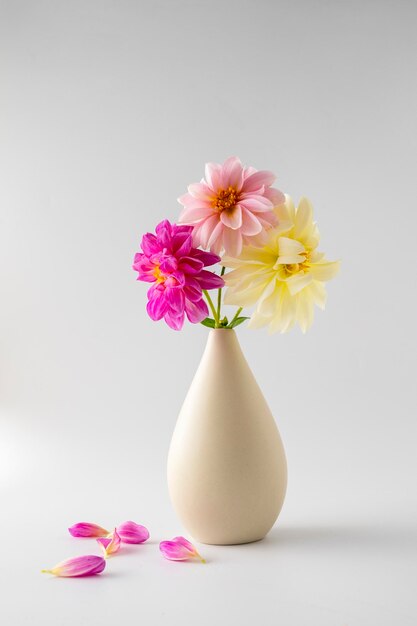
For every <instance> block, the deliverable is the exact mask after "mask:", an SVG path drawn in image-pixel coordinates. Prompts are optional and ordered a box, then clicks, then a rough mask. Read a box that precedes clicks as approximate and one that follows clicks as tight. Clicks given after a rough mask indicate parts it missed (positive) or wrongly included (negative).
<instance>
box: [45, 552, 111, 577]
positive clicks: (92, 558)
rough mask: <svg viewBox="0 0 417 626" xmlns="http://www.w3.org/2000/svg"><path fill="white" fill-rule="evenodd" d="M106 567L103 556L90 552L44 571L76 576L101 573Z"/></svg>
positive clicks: (64, 575) (58, 574) (62, 575)
mask: <svg viewBox="0 0 417 626" xmlns="http://www.w3.org/2000/svg"><path fill="white" fill-rule="evenodd" d="M105 567H106V561H105V560H104V559H103V557H101V556H96V555H93V554H89V555H87V556H76V557H74V558H72V559H67V560H66V561H62V562H61V563H58V565H55V567H53V568H52V569H43V570H42V573H45V574H53V575H54V576H60V577H62V578H75V577H81V576H95V575H96V574H100V573H101V572H102V571H103V570H104V568H105Z"/></svg>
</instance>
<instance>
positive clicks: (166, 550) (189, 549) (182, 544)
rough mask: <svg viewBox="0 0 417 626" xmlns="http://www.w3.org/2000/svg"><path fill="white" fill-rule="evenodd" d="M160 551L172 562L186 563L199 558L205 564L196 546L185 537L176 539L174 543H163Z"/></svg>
mask: <svg viewBox="0 0 417 626" xmlns="http://www.w3.org/2000/svg"><path fill="white" fill-rule="evenodd" d="M159 549H160V551H161V553H162V554H163V556H164V557H165V558H166V559H169V560H170V561H186V560H188V559H191V558H195V557H198V558H199V559H200V560H201V562H202V563H205V560H204V559H203V558H202V557H201V556H200V554H199V553H198V552H197V550H196V548H195V546H193V544H192V543H191V542H190V541H188V540H187V539H185V537H174V539H172V541H161V543H160V544H159Z"/></svg>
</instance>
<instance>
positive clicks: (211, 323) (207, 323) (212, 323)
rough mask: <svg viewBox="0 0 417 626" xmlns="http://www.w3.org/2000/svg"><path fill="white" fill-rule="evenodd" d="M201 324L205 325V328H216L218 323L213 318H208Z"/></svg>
mask: <svg viewBox="0 0 417 626" xmlns="http://www.w3.org/2000/svg"><path fill="white" fill-rule="evenodd" d="M200 324H203V326H207V327H208V328H214V326H215V324H216V322H215V321H214V320H213V319H212V318H211V317H206V319H205V320H203V321H202V322H200Z"/></svg>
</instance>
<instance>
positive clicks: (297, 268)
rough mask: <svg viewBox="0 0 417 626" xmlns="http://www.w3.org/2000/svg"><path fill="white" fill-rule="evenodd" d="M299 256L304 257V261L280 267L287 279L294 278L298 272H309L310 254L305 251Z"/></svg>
mask: <svg viewBox="0 0 417 626" xmlns="http://www.w3.org/2000/svg"><path fill="white" fill-rule="evenodd" d="M300 256H304V261H302V263H288V264H286V265H283V266H282V267H283V268H284V272H285V274H286V275H287V277H290V276H294V274H298V273H299V272H308V271H309V270H310V267H311V263H310V252H309V251H308V250H306V251H305V252H303V253H302V254H300Z"/></svg>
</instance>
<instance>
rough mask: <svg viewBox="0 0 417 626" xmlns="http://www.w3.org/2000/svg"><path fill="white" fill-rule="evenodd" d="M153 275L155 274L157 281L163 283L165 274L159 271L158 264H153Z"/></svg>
mask: <svg viewBox="0 0 417 626" xmlns="http://www.w3.org/2000/svg"><path fill="white" fill-rule="evenodd" d="M153 275H154V276H155V278H156V282H157V283H163V282H164V281H165V276H164V274H163V273H162V272H161V270H160V267H159V265H155V269H154V271H153Z"/></svg>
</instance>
